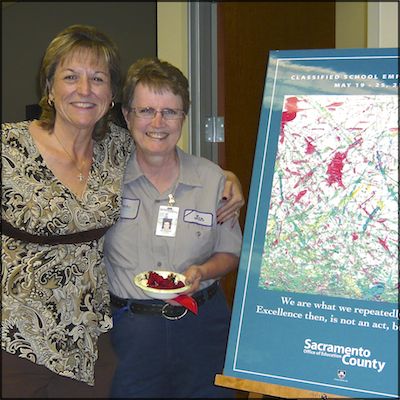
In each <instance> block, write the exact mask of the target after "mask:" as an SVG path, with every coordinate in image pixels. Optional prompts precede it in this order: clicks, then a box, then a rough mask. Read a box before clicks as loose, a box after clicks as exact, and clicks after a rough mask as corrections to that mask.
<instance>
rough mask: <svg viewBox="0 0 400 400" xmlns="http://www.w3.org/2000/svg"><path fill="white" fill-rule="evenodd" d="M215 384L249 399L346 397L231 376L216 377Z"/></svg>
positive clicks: (327, 399)
mask: <svg viewBox="0 0 400 400" xmlns="http://www.w3.org/2000/svg"><path fill="white" fill-rule="evenodd" d="M215 384H216V385H218V386H225V387H228V388H231V389H236V390H242V391H245V392H249V395H248V398H249V399H262V398H267V399H268V398H275V397H277V398H284V399H322V400H329V399H345V398H348V397H345V396H337V395H330V394H327V393H320V392H313V391H311V390H303V389H296V388H291V387H287V386H281V385H274V384H272V383H264V382H257V381H252V380H248V379H240V378H235V377H232V376H225V375H216V376H215Z"/></svg>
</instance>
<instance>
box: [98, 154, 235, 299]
mask: <svg viewBox="0 0 400 400" xmlns="http://www.w3.org/2000/svg"><path fill="white" fill-rule="evenodd" d="M177 154H178V157H179V163H180V174H179V178H178V181H177V184H176V185H175V187H174V188H171V190H170V191H166V192H165V193H161V194H160V193H159V192H158V191H157V189H156V188H155V187H154V186H153V185H152V184H151V183H150V181H149V180H148V179H147V178H146V177H145V176H144V175H143V173H142V171H141V169H140V167H139V165H138V162H137V159H136V151H134V152H133V153H132V154H131V157H130V159H129V161H128V164H127V168H126V171H125V176H124V189H123V199H122V211H121V217H120V219H119V221H118V222H117V223H116V224H115V225H114V226H113V227H112V228H110V229H109V230H108V232H107V234H106V237H105V246H104V251H105V254H104V259H105V264H106V267H107V272H108V277H109V284H110V290H111V292H112V293H114V294H115V295H117V296H119V297H123V298H134V299H148V297H147V296H146V295H145V294H144V293H143V292H142V290H141V289H139V288H138V287H137V286H136V285H135V284H134V283H133V278H134V277H135V275H137V274H139V273H141V272H144V271H149V270H169V271H174V272H181V273H182V272H183V271H185V270H186V268H187V267H189V266H190V265H192V264H202V263H204V262H205V261H206V260H207V259H209V258H210V257H211V256H212V255H213V254H215V253H219V252H224V253H232V254H234V255H236V256H239V255H240V249H241V244H242V232H241V229H240V226H239V223H238V222H236V223H235V224H234V226H233V227H232V224H231V223H230V221H227V222H225V223H224V224H222V225H221V224H217V221H216V211H217V209H218V207H219V206H220V205H221V202H220V200H221V197H222V192H223V188H224V184H225V176H224V174H223V171H222V170H221V168H220V167H219V166H218V165H216V164H214V163H212V162H211V161H209V160H207V159H204V158H200V157H196V156H192V155H190V154H187V153H185V152H183V151H182V150H181V149H179V148H177ZM169 194H173V196H174V199H175V207H179V214H178V221H177V229H176V235H175V237H165V236H157V235H156V227H157V218H158V214H159V208H160V206H167V205H168V195H169ZM213 282H214V280H208V281H203V282H201V285H200V289H203V288H204V287H207V286H209V285H210V284H212V283H213Z"/></svg>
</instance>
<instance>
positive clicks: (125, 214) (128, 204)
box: [121, 198, 140, 219]
mask: <svg viewBox="0 0 400 400" xmlns="http://www.w3.org/2000/svg"><path fill="white" fill-rule="evenodd" d="M139 206H140V200H139V199H128V198H123V199H122V207H121V218H127V219H135V218H136V217H137V216H138V213H139Z"/></svg>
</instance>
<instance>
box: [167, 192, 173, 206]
mask: <svg viewBox="0 0 400 400" xmlns="http://www.w3.org/2000/svg"><path fill="white" fill-rule="evenodd" d="M174 204H175V199H174V195H173V194H172V193H171V194H169V195H168V206H169V207H173V206H174Z"/></svg>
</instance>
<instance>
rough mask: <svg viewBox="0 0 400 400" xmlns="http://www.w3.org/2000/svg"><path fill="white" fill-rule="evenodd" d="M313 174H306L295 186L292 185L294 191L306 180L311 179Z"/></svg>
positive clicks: (312, 172)
mask: <svg viewBox="0 0 400 400" xmlns="http://www.w3.org/2000/svg"><path fill="white" fill-rule="evenodd" d="M313 174H314V171H309V172H307V173H306V174H305V175H304V176H303V177H301V178H300V179H299V180H298V181H297V182H296V184H295V185H294V187H293V188H294V189H295V188H297V186H299V185H300V184H301V183H304V181H306V180H308V179H309V178H311V177H312V175H313Z"/></svg>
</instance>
